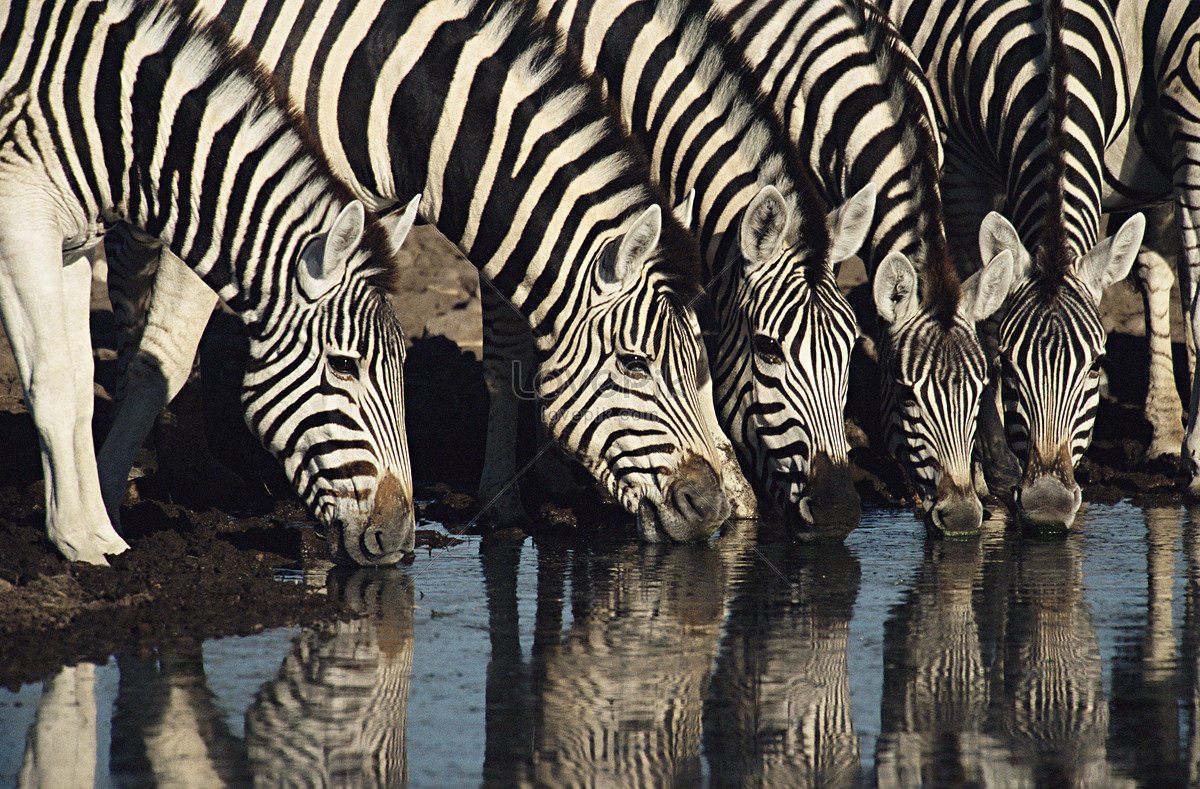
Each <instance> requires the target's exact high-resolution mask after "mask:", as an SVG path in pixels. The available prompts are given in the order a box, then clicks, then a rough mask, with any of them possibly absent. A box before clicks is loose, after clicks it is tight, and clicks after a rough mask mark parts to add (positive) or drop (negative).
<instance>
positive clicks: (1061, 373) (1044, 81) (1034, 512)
mask: <svg viewBox="0 0 1200 789" xmlns="http://www.w3.org/2000/svg"><path fill="white" fill-rule="evenodd" d="M1064 5H1065V4H1064V3H1063V2H1061V1H1060V0H1048V2H1044V3H1043V2H1028V3H1007V4H996V3H990V2H983V1H982V0H953V1H949V0H947V1H946V2H940V3H934V4H932V6H931V5H930V4H929V3H927V2H920V3H916V2H910V1H909V0H896V1H894V2H893V1H892V0H885V1H884V2H881V3H880V6H881V7H882V8H883V9H884V11H885V12H886V13H887V15H888V16H889V17H890V18H891V19H892V20H893V21H894V22H895V23H896V25H897V27H898V28H899V30H900V32H901V35H902V36H903V37H904V39H905V40H906V41H907V42H908V43H909V44H910V45H911V46H912V48H913V51H914V52H915V53H916V55H917V58H918V59H919V60H920V62H921V64H922V65H923V66H924V68H925V73H926V76H927V77H928V78H929V80H930V84H931V86H932V88H933V95H934V100H935V103H936V106H937V109H938V115H939V118H940V120H941V122H942V123H943V125H944V128H945V131H946V167H945V174H944V178H943V184H942V187H943V196H944V198H945V202H946V205H947V211H946V218H947V227H948V233H949V236H950V240H951V243H952V245H954V247H955V251H956V252H957V253H958V255H959V259H960V260H962V261H973V263H974V264H975V265H976V266H978V265H979V263H980V261H983V262H986V261H989V260H991V259H992V258H994V257H995V256H997V255H999V254H1011V255H1012V256H1013V259H1014V262H1015V264H1016V265H1015V270H1016V276H1015V277H1014V280H1013V285H1012V289H1011V291H1010V294H1009V297H1008V300H1007V302H1006V306H1005V308H1003V310H1002V311H1001V314H1000V317H999V323H1000V326H999V330H998V331H999V352H1000V357H1001V361H1002V365H1003V369H1002V372H1003V373H1004V375H1003V377H1004V379H1005V387H1006V388H1007V389H1008V391H1009V395H1006V396H1005V397H1004V404H1005V406H1006V410H1005V412H1004V414H1005V423H1006V424H1007V425H1009V427H1010V428H1011V429H1010V434H1009V443H1010V444H1012V448H1013V449H1014V450H1016V452H1017V456H1018V457H1017V458H1012V457H1011V455H1010V454H1009V453H1008V451H1007V448H1006V447H1005V444H1004V442H1003V440H1002V439H1001V438H1000V436H999V435H998V432H999V431H998V430H989V428H991V427H993V426H994V427H996V428H998V427H999V424H1000V421H999V419H998V418H990V417H989V413H988V411H989V409H990V408H991V404H992V400H991V398H990V397H985V401H984V412H985V413H984V414H982V418H981V432H982V433H983V435H981V441H980V443H981V446H982V448H983V449H984V450H985V455H986V456H987V459H988V460H989V470H990V472H991V474H992V477H991V478H990V479H989V483H990V484H992V486H993V490H994V491H995V492H997V493H1002V494H1004V495H1005V496H1007V494H1008V491H1009V490H1012V489H1014V488H1015V497H1016V504H1017V507H1018V510H1019V511H1020V512H1021V514H1022V515H1023V516H1024V517H1025V518H1027V519H1028V520H1030V521H1032V522H1044V523H1049V524H1058V525H1066V526H1069V525H1070V524H1071V523H1072V522H1073V521H1074V518H1075V513H1076V511H1077V509H1078V506H1079V503H1080V491H1079V486H1078V484H1076V482H1075V479H1074V465H1075V462H1076V461H1077V460H1078V458H1079V453H1080V452H1081V451H1082V449H1083V447H1085V446H1086V445H1087V443H1088V440H1089V438H1090V433H1091V428H1092V424H1093V422H1094V419H1095V415H1096V411H1095V403H1096V399H1095V398H1096V387H1097V376H1096V366H1097V364H1098V363H1099V359H1100V354H1101V353H1102V351H1103V347H1104V333H1103V330H1102V329H1101V327H1100V323H1099V301H1100V296H1101V295H1102V293H1103V291H1104V289H1105V288H1106V287H1107V286H1108V285H1109V284H1111V283H1112V282H1114V281H1116V280H1117V279H1121V278H1123V277H1124V276H1125V274H1126V273H1127V272H1128V271H1129V268H1130V266H1131V265H1132V263H1133V259H1134V257H1135V256H1136V254H1137V249H1138V245H1139V243H1140V241H1141V237H1142V232H1143V229H1144V226H1145V222H1144V219H1142V217H1140V216H1136V217H1134V218H1132V219H1130V220H1129V221H1128V222H1127V223H1126V224H1125V225H1124V226H1123V227H1122V228H1121V229H1120V230H1119V231H1118V232H1117V234H1116V235H1115V236H1113V237H1112V238H1110V239H1108V240H1106V241H1103V242H1101V241H1099V228H1100V194H1101V186H1102V179H1101V161H1100V160H1101V156H1102V154H1103V151H1104V148H1105V146H1106V145H1107V144H1108V143H1109V142H1111V141H1112V140H1113V138H1114V137H1115V136H1116V134H1117V132H1118V131H1119V129H1120V127H1121V125H1122V124H1123V123H1124V122H1125V120H1126V117H1127V114H1128V92H1127V88H1126V85H1125V83H1124V80H1123V75H1124V67H1123V64H1122V62H1121V53H1120V46H1119V43H1118V42H1117V40H1116V37H1115V31H1114V25H1113V20H1112V16H1111V14H1110V12H1109V11H1108V9H1107V8H1105V7H1104V5H1103V4H1102V3H1101V2H1099V0H1079V2H1074V1H1073V2H1071V3H1070V4H1069V5H1065V7H1064ZM995 205H999V206H1001V207H1002V209H1003V211H1004V213H1005V214H1006V215H1007V216H1009V217H1011V218H1012V220H1013V223H1015V227H1014V225H1013V224H1010V223H1009V222H1008V220H1006V219H1004V218H1003V217H1001V216H1000V214H997V213H991V214H989V211H991V210H992V208H993V207H994V206H995ZM977 232H978V237H977V236H976V234H977ZM976 243H977V245H976ZM1030 250H1032V251H1030ZM1005 458H1009V460H1008V461H1007V462H1008V463H1011V465H1010V466H1006V465H1005V463H1006V461H1005Z"/></svg>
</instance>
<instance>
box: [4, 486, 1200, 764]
mask: <svg viewBox="0 0 1200 789" xmlns="http://www.w3.org/2000/svg"><path fill="white" fill-rule="evenodd" d="M989 523H990V526H989V530H988V531H987V533H985V534H984V535H983V537H982V538H981V539H979V540H974V541H964V542H938V541H929V540H926V537H925V532H924V529H923V527H922V526H921V525H920V524H919V523H918V522H916V521H915V520H914V519H913V518H912V516H911V514H909V513H908V512H906V511H895V510H887V511H875V512H868V513H867V514H866V515H865V517H864V521H863V524H862V526H861V527H860V528H859V529H858V530H857V531H855V532H854V533H853V534H852V535H851V536H850V538H849V539H848V540H847V541H846V544H845V545H844V546H806V545H797V544H793V543H789V542H787V541H785V540H781V539H779V538H778V535H776V534H775V532H774V531H772V530H767V529H763V530H762V533H761V534H756V533H755V530H754V528H753V527H752V526H751V527H747V528H745V529H742V530H741V531H740V532H738V533H734V534H729V535H726V536H725V537H723V538H721V539H720V540H718V541H716V542H714V543H712V544H710V545H704V546H648V545H641V544H637V543H632V542H629V543H617V544H609V545H604V546H597V547H593V548H590V549H587V550H583V549H579V548H554V547H547V546H543V547H541V548H540V549H539V548H534V547H532V546H531V545H530V544H528V543H527V544H525V545H524V546H512V545H506V546H495V547H489V548H487V549H486V550H482V549H481V546H480V544H479V542H478V541H477V540H472V541H468V542H466V543H464V544H462V545H459V546H457V547H454V548H449V549H444V550H439V551H434V552H433V553H432V555H429V554H420V555H418V557H417V561H416V563H415V564H413V565H412V566H411V567H406V568H402V569H398V570H391V571H374V572H368V571H362V572H359V573H356V574H342V573H337V572H334V573H331V574H330V576H329V578H328V579H327V580H326V581H324V583H326V585H327V588H328V590H329V593H330V594H336V595H339V596H341V597H343V598H345V599H346V600H348V601H350V602H351V603H352V604H354V605H356V606H358V607H359V608H360V609H361V610H363V611H365V612H368V613H369V614H370V616H369V617H367V618H364V619H361V620H357V621H354V622H350V623H342V624H339V625H336V626H332V625H331V626H329V627H327V628H325V629H321V630H316V631H301V630H299V629H292V630H276V631H269V632H266V633H263V634H261V635H258V636H254V637H249V638H231V639H222V640H217V641H210V642H207V643H205V644H203V645H200V646H191V647H188V646H178V647H174V648H170V649H162V650H159V652H157V653H155V654H145V655H129V656H121V657H118V658H115V659H113V660H110V661H109V662H108V663H107V664H106V665H102V666H92V665H90V664H81V665H79V666H76V667H73V668H70V669H66V670H64V671H63V672H62V673H61V674H60V675H59V676H58V677H56V678H55V679H54V680H52V681H49V682H46V683H43V684H36V685H27V686H25V687H23V688H21V689H20V690H19V691H18V692H15V693H12V692H7V691H0V785H2V786H12V785H28V786H37V785H41V786H54V785H57V786H67V787H80V786H90V785H95V786H103V787H108V786H155V785H158V786H241V785H250V784H256V785H260V786H276V785H281V784H289V785H290V784H311V785H318V786H320V785H329V786H347V785H352V786H358V785H366V786H374V785H382V786H394V785H403V784H404V783H405V782H407V784H408V785H409V786H420V787H476V786H564V785H585V784H586V785H594V786H612V785H621V786H687V787H690V786H760V785H770V786H796V787H807V786H813V787H817V786H820V787H843V786H844V787H857V786H869V787H874V786H879V787H909V786H913V787H915V786H947V787H959V786H981V787H1026V786H1048V787H1053V786H1068V785H1070V786H1081V787H1091V786H1095V787H1126V786H1128V787H1134V786H1144V787H1163V786H1187V785H1196V784H1197V783H1198V782H1200V733H1198V732H1197V720H1196V718H1197V716H1196V712H1197V706H1198V705H1200V690H1198V684H1200V672H1198V669H1200V639H1198V637H1197V636H1198V634H1200V622H1198V621H1197V617H1198V616H1200V509H1195V510H1190V511H1189V510H1184V509H1178V508H1171V509H1148V510H1141V509H1138V508H1135V507H1133V506H1131V505H1129V504H1117V505H1113V506H1099V505H1092V506H1090V507H1089V508H1088V509H1087V510H1086V511H1085V512H1084V514H1083V515H1082V516H1081V522H1080V524H1079V527H1078V529H1077V530H1076V531H1075V532H1074V533H1073V534H1071V535H1070V536H1068V537H1065V538H1059V539H1043V540H1039V539H1034V538H1030V537H1022V536H1020V535H1019V534H1014V533H1012V532H1008V531H1006V530H1005V529H1004V524H1003V523H1002V522H1000V521H997V520H993V521H990V522H989ZM308 582H310V583H315V582H320V579H318V578H312V577H310V578H309V579H308Z"/></svg>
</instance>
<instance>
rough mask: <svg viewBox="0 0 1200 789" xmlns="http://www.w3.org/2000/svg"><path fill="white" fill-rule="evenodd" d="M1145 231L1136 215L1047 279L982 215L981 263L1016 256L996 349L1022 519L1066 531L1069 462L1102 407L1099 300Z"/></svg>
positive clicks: (1003, 227)
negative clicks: (1017, 466)
mask: <svg viewBox="0 0 1200 789" xmlns="http://www.w3.org/2000/svg"><path fill="white" fill-rule="evenodd" d="M1145 228H1146V220H1145V218H1144V217H1143V216H1142V215H1141V214H1135V215H1134V216H1132V217H1131V218H1130V219H1128V220H1127V221H1126V222H1125V224H1124V225H1122V226H1121V228H1120V230H1118V231H1117V233H1116V234H1115V235H1113V236H1112V237H1110V238H1108V239H1106V240H1104V241H1102V242H1101V243H1099V244H1097V245H1096V246H1095V247H1094V248H1092V249H1091V250H1090V251H1089V252H1088V253H1086V254H1085V255H1082V256H1080V257H1079V258H1078V259H1077V260H1076V261H1075V263H1074V265H1073V266H1072V267H1071V269H1070V271H1068V272H1066V274H1065V276H1061V277H1053V276H1047V275H1046V274H1044V272H1043V270H1042V268H1041V267H1040V266H1037V265H1035V262H1034V260H1033V258H1032V256H1031V255H1030V254H1029V252H1028V251H1027V250H1026V249H1025V247H1024V245H1023V244H1022V243H1021V240H1020V237H1019V236H1018V235H1017V231H1016V229H1015V228H1014V227H1013V226H1012V225H1011V224H1010V223H1009V222H1008V220H1006V219H1004V217H1002V216H1000V215H999V214H997V213H995V212H993V213H991V214H988V216H987V217H985V219H984V221H983V224H982V226H981V227H980V230H979V251H980V253H981V255H982V257H983V259H984V260H989V259H991V258H992V257H994V256H996V255H998V254H1004V253H1005V252H1011V253H1012V255H1013V259H1014V261H1015V270H1014V273H1015V276H1014V279H1013V285H1012V290H1011V291H1010V293H1009V296H1008V300H1007V303H1006V307H1005V311H1004V314H1003V316H1002V317H1001V319H1000V326H999V351H1000V370H1001V389H1002V400H1003V413H1004V424H1005V429H1006V432H1007V434H1008V442H1009V445H1010V446H1011V447H1012V449H1013V451H1014V452H1015V453H1016V455H1017V457H1018V458H1019V459H1021V461H1022V463H1023V464H1024V470H1023V474H1022V477H1021V481H1020V483H1019V484H1018V485H1017V488H1016V490H1015V491H1014V499H1015V505H1016V508H1017V513H1018V515H1019V516H1020V517H1021V518H1022V519H1023V520H1025V521H1026V522H1028V523H1031V524H1038V525H1048V526H1054V527H1070V526H1071V524H1072V523H1073V522H1074V520H1075V514H1076V512H1077V511H1078V510H1079V505H1080V503H1081V501H1082V492H1081V491H1080V489H1079V485H1078V483H1076V481H1075V464H1076V463H1078V462H1079V458H1080V456H1081V455H1082V454H1083V451H1084V450H1085V449H1087V446H1088V444H1089V443H1091V438H1092V426H1093V424H1094V423H1095V420H1096V410H1097V409H1098V407H1099V404H1100V364H1101V361H1102V360H1103V355H1104V342H1105V332H1104V327H1103V325H1102V324H1101V322H1100V298H1101V296H1102V295H1103V294H1104V290H1105V288H1107V287H1108V286H1109V285H1111V284H1112V283H1113V282H1116V281H1118V280H1121V279H1124V278H1125V276H1126V275H1128V274H1129V270H1130V269H1131V268H1132V267H1133V263H1134V260H1135V259H1136V258H1137V254H1138V250H1139V248H1140V247H1141V243H1142V235H1143V233H1144V231H1145Z"/></svg>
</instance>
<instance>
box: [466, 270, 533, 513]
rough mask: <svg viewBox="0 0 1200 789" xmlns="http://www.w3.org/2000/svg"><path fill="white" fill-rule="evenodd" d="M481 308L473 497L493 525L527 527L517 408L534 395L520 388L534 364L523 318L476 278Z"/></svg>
mask: <svg viewBox="0 0 1200 789" xmlns="http://www.w3.org/2000/svg"><path fill="white" fill-rule="evenodd" d="M480 283H481V285H482V286H481V287H480V296H481V307H482V312H483V378H484V382H485V383H486V385H487V390H488V423H487V424H488V426H487V440H486V442H485V444H484V452H483V473H482V474H481V475H480V479H479V501H480V504H482V505H483V510H484V512H487V513H488V514H489V515H490V517H491V518H492V521H493V523H495V525H496V526H497V527H500V528H507V527H511V526H516V527H518V528H521V529H524V530H525V531H528V532H532V530H533V521H532V519H531V518H530V517H529V515H528V514H527V513H526V512H525V508H524V506H523V505H522V504H521V489H520V487H519V484H518V478H517V473H516V472H517V412H518V408H519V405H520V401H521V400H522V399H526V398H532V397H536V391H537V390H536V387H528V388H526V387H525V380H524V379H525V377H526V375H527V374H528V373H529V371H531V370H534V369H535V365H536V360H535V358H534V356H533V355H532V354H531V353H530V351H531V350H532V346H531V345H530V343H529V342H528V341H527V340H526V339H525V338H527V337H528V335H529V324H528V322H526V320H525V318H524V317H523V316H521V315H520V314H518V313H517V312H516V311H515V310H514V309H512V307H510V306H509V305H508V304H506V303H504V301H503V299H502V298H501V297H500V296H499V295H498V294H497V293H496V292H495V291H494V290H492V288H491V287H489V286H488V284H487V283H486V282H484V281H483V279H482V278H480Z"/></svg>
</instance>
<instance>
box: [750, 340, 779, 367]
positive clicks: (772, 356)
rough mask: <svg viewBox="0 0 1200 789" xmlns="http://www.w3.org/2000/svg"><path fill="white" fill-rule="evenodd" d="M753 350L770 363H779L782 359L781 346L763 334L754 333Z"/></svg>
mask: <svg viewBox="0 0 1200 789" xmlns="http://www.w3.org/2000/svg"><path fill="white" fill-rule="evenodd" d="M754 352H755V353H757V354H758V355H759V356H761V357H762V358H763V361H765V362H768V363H770V364H779V363H781V362H782V361H783V348H781V347H780V346H779V343H778V341H776V340H775V339H774V338H772V337H768V336H767V335H765V334H756V335H754Z"/></svg>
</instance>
